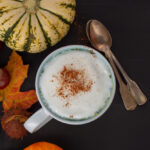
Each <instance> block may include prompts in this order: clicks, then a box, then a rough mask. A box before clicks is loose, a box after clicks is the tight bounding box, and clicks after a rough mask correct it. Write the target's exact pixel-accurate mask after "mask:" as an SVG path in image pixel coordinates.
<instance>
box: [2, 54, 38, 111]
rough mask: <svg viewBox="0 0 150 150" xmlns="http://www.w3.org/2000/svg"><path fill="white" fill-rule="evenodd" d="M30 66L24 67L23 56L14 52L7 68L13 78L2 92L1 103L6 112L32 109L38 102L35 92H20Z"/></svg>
mask: <svg viewBox="0 0 150 150" xmlns="http://www.w3.org/2000/svg"><path fill="white" fill-rule="evenodd" d="M28 68H29V65H24V64H23V61H22V58H21V56H19V55H18V54H17V53H16V52H12V54H11V56H10V60H9V62H8V64H7V66H6V67H5V69H7V71H8V72H9V74H10V76H11V80H10V83H9V85H8V86H7V87H6V88H4V89H2V90H0V101H3V108H4V111H7V110H8V109H10V108H12V107H21V108H23V109H27V108H30V107H31V106H32V105H33V104H34V103H35V102H37V96H36V93H35V91H34V90H30V91H26V92H20V88H21V85H22V83H23V82H24V80H25V78H26V77H27V72H28Z"/></svg>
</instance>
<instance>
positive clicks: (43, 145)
mask: <svg viewBox="0 0 150 150" xmlns="http://www.w3.org/2000/svg"><path fill="white" fill-rule="evenodd" d="M24 150H63V149H62V148H60V147H59V146H57V145H55V144H52V143H48V142H37V143H34V144H32V145H30V146H28V147H26V148H25V149H24Z"/></svg>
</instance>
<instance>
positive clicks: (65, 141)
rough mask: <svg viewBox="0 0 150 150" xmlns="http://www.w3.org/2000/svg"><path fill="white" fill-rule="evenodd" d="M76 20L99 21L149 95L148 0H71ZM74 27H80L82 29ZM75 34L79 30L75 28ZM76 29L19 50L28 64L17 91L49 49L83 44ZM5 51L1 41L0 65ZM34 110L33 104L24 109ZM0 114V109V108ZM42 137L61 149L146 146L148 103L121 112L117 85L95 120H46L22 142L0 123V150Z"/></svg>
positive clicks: (29, 83) (30, 83)
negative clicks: (48, 44) (35, 49)
mask: <svg viewBox="0 0 150 150" xmlns="http://www.w3.org/2000/svg"><path fill="white" fill-rule="evenodd" d="M77 14H78V15H77V21H78V22H79V23H80V24H82V28H83V30H82V32H83V33H84V25H85V23H86V21H87V20H88V19H91V18H96V19H98V20H100V21H102V22H103V23H104V24H105V25H106V26H107V28H108V29H109V30H110V32H111V34H112V37H113V47H112V50H113V52H114V53H115V54H116V56H117V57H118V59H119V60H120V62H121V64H122V65H123V67H124V68H125V70H127V72H128V74H129V75H130V76H131V77H132V78H133V79H134V80H135V81H137V82H138V84H139V85H140V87H142V89H143V91H144V92H145V94H146V95H147V97H148V98H149V97H150V85H149V84H150V69H149V65H150V46H149V45H150V1H148V0H141V1H136V0H132V1H131V0H77ZM82 28H80V29H82ZM80 32H81V31H80ZM80 32H79V29H78V28H77V27H75V25H72V27H71V30H70V32H69V34H68V35H67V36H66V37H65V38H64V39H63V40H62V41H61V42H60V43H58V44H57V45H56V46H54V47H52V48H49V49H48V50H46V51H44V52H42V53H39V54H27V53H19V54H20V55H21V56H23V60H24V63H25V64H30V69H29V74H28V78H27V79H26V80H25V82H24V84H23V86H22V90H29V89H33V88H35V86H34V82H35V75H36V72H37V69H38V67H39V65H40V63H41V62H42V60H43V59H44V58H45V57H46V56H47V55H48V54H49V53H51V52H52V51H53V50H55V49H57V48H59V47H61V46H65V45H70V44H83V45H85V44H86V42H85V41H83V40H81V37H80V36H83V33H80ZM10 53H11V50H10V49H8V48H6V47H5V46H4V44H3V49H2V50H0V67H3V66H4V65H6V64H7V61H8V57H9V55H10ZM38 108H40V105H39V104H36V105H34V106H33V107H32V108H31V109H30V111H31V112H34V111H36V110H37V109H38ZM0 110H1V113H0V116H2V108H1V107H0ZM38 141H48V142H52V143H55V144H57V145H59V146H61V147H62V148H63V149H64V150H100V149H104V150H141V149H144V150H149V149H150V142H149V141H150V104H149V102H147V104H145V105H144V106H141V107H138V108H137V109H136V110H135V111H132V112H127V111H126V110H125V108H124V106H123V103H122V100H121V97H120V94H119V91H118V85H117V91H116V95H115V98H114V101H113V103H112V105H111V107H110V108H109V110H108V111H107V112H106V113H105V114H104V115H103V116H102V117H101V118H99V119H98V120H96V121H94V122H92V123H89V124H86V125H82V126H71V125H66V124H63V123H60V122H58V121H56V120H52V121H51V122H49V123H48V124H47V125H45V126H44V127H43V128H42V129H41V130H39V131H38V132H36V133H34V134H28V135H27V136H25V137H24V139H23V140H12V139H10V138H9V137H8V136H7V135H6V134H5V133H4V131H3V130H2V129H1V127H0V150H22V149H23V148H25V147H26V146H28V145H30V144H32V143H34V142H38Z"/></svg>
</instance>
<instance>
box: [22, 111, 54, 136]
mask: <svg viewBox="0 0 150 150" xmlns="http://www.w3.org/2000/svg"><path fill="white" fill-rule="evenodd" d="M51 119H53V118H52V117H51V116H50V115H49V114H48V113H47V112H46V111H45V110H44V109H43V108H41V109H39V110H38V111H37V112H35V113H34V114H33V115H32V116H31V117H30V118H29V119H28V120H27V121H26V122H25V123H24V127H25V129H26V130H27V131H29V132H30V133H34V132H36V131H37V130H39V129H40V128H41V127H43V126H44V125H45V124H46V123H48V122H49V121H50V120H51Z"/></svg>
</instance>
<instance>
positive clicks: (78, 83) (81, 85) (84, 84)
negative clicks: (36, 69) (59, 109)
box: [56, 66, 93, 99]
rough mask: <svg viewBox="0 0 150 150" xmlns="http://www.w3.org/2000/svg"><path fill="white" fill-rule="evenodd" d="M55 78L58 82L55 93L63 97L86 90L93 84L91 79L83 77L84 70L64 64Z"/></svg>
mask: <svg viewBox="0 0 150 150" xmlns="http://www.w3.org/2000/svg"><path fill="white" fill-rule="evenodd" d="M56 79H58V81H59V84H60V86H59V87H58V89H57V94H58V96H60V97H62V98H63V99H65V98H69V97H71V96H75V95H77V94H78V93H80V92H88V91H89V90H90V89H91V87H92V85H93V81H91V80H88V79H86V78H85V72H84V70H76V69H73V68H67V67H66V66H64V68H63V70H62V71H61V72H60V73H59V77H57V78H56Z"/></svg>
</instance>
